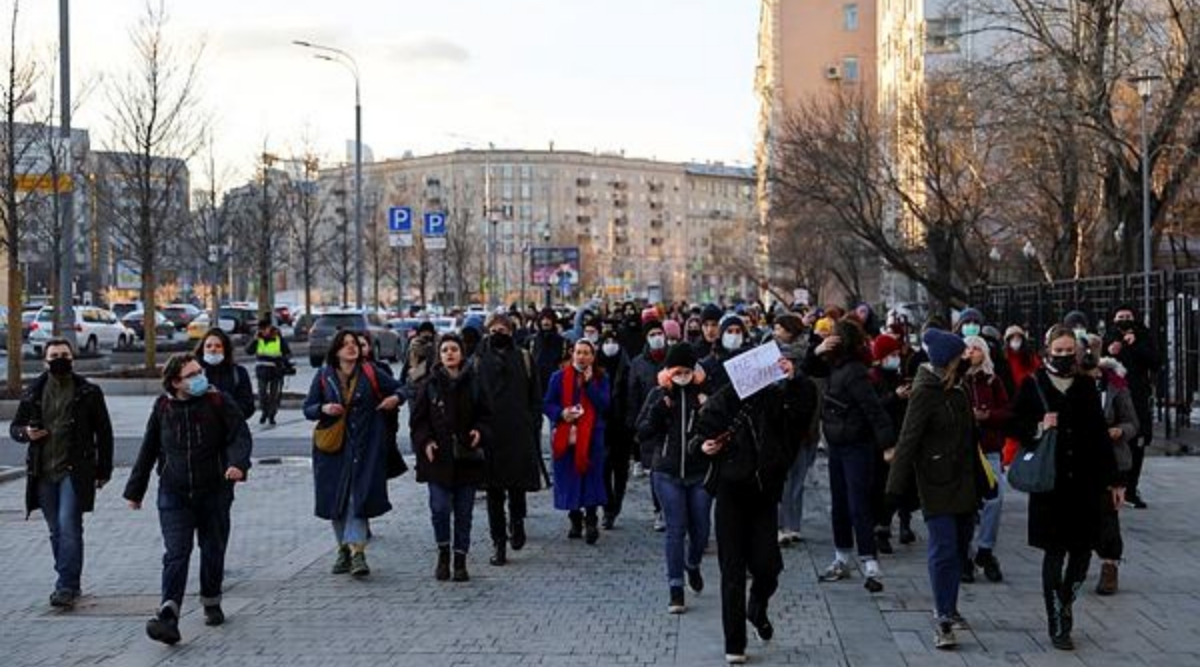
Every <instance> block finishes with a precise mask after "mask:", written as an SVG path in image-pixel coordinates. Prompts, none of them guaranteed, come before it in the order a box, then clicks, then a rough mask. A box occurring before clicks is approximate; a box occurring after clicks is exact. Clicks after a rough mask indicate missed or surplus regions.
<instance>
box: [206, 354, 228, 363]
mask: <svg viewBox="0 0 1200 667" xmlns="http://www.w3.org/2000/svg"><path fill="white" fill-rule="evenodd" d="M222 361H225V355H223V354H213V353H211V352H206V353H205V354H204V363H206V364H208V365H209V366H216V365H217V364H219V363H221V362H222Z"/></svg>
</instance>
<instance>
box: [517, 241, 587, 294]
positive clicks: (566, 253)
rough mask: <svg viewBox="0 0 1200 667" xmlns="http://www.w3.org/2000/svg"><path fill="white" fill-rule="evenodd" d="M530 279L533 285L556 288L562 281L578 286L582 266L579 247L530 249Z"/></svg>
mask: <svg viewBox="0 0 1200 667" xmlns="http://www.w3.org/2000/svg"><path fill="white" fill-rule="evenodd" d="M529 252H530V258H529V264H530V273H531V276H530V279H531V281H532V282H533V284H535V285H550V286H558V285H559V284H560V283H561V282H563V281H564V280H565V281H566V282H567V284H571V285H578V284H579V274H580V271H581V270H582V266H581V265H580V262H579V246H571V247H567V248H531V249H530V251H529Z"/></svg>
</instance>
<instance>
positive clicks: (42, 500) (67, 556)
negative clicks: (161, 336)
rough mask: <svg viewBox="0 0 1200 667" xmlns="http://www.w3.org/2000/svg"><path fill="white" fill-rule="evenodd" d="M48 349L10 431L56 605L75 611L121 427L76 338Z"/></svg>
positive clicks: (27, 507) (56, 342)
mask: <svg viewBox="0 0 1200 667" xmlns="http://www.w3.org/2000/svg"><path fill="white" fill-rule="evenodd" d="M42 354H43V355H44V356H45V364H46V370H45V372H43V373H42V374H41V375H39V376H37V377H36V378H34V380H33V382H31V383H30V384H29V386H28V387H27V388H26V389H25V390H24V391H23V392H21V402H20V404H19V405H18V406H17V413H16V415H15V416H14V417H13V420H12V423H11V424H10V425H9V429H8V433H9V437H11V438H12V439H13V440H14V441H16V442H19V443H25V444H26V445H27V449H26V453H25V518H26V519H28V518H29V515H30V514H32V513H33V511H34V510H36V509H40V510H41V511H42V517H43V518H44V519H45V520H46V527H47V528H48V529H49V531H50V551H51V553H52V555H53V556H54V571H55V572H56V573H57V574H58V579H57V581H56V583H55V585H54V592H53V593H51V594H50V605H51V606H52V607H56V608H59V609H67V610H69V609H74V608H75V603H76V602H77V601H78V600H79V596H80V594H81V591H82V587H81V586H82V584H81V583H80V578H81V576H82V574H83V515H84V513H85V512H91V511H92V510H93V508H94V506H95V501H96V492H97V491H98V490H99V489H101V488H103V487H104V485H105V484H107V483H108V481H109V480H110V479H111V478H112V467H113V431H112V422H111V421H110V419H109V416H108V406H107V404H106V403H105V402H104V392H103V391H102V390H101V389H100V387H98V386H96V385H95V384H93V383H92V382H90V381H88V380H87V379H86V378H84V377H83V376H82V375H78V374H76V373H75V372H74V359H75V353H74V348H73V347H72V346H71V343H70V342H68V341H67V340H66V339H65V338H53V339H51V340H48V341H46V344H45V345H44V346H43V347H42ZM251 403H252V404H253V400H251Z"/></svg>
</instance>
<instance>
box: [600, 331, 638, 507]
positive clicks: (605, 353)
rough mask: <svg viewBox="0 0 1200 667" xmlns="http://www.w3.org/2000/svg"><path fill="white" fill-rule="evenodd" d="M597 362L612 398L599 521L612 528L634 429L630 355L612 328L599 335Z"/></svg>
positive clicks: (607, 418) (626, 481)
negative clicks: (630, 419)
mask: <svg viewBox="0 0 1200 667" xmlns="http://www.w3.org/2000/svg"><path fill="white" fill-rule="evenodd" d="M596 365H597V366H599V367H600V368H602V369H603V370H604V374H605V375H606V376H608V377H609V378H610V385H611V387H612V399H611V400H610V401H609V404H608V414H606V415H605V416H604V424H605V427H606V428H605V429H604V453H605V457H604V495H605V496H607V497H608V502H607V503H605V505H604V517H603V519H602V521H601V522H600V525H601V526H603V527H604V529H605V530H612V529H613V527H614V526H615V525H616V522H617V517H618V516H620V515H621V510H622V509H624V506H625V491H626V489H627V488H628V486H629V462H630V459H631V458H632V457H633V451H634V446H633V445H634V441H635V437H634V433H633V431H631V430H630V429H629V427H628V420H627V419H626V415H627V414H628V412H629V411H630V410H633V409H635V408H634V407H633V405H632V403H631V402H630V400H629V382H628V379H629V374H630V372H631V367H630V363H629V357H627V356H625V352H624V351H623V350H622V349H621V343H620V341H619V340H618V339H617V333H616V331H615V330H612V329H609V330H607V331H605V332H604V333H603V334H601V336H600V354H599V355H598V356H597V357H596Z"/></svg>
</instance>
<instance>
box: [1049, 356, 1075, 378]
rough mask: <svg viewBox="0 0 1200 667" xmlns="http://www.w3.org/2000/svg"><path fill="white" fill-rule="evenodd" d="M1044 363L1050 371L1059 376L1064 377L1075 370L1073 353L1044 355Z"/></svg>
mask: <svg viewBox="0 0 1200 667" xmlns="http://www.w3.org/2000/svg"><path fill="white" fill-rule="evenodd" d="M1046 365H1047V366H1049V368H1050V372H1051V373H1054V374H1055V375H1058V376H1060V377H1066V376H1068V375H1070V374H1071V373H1073V372H1074V371H1075V355H1073V354H1063V355H1051V356H1049V357H1046Z"/></svg>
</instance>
